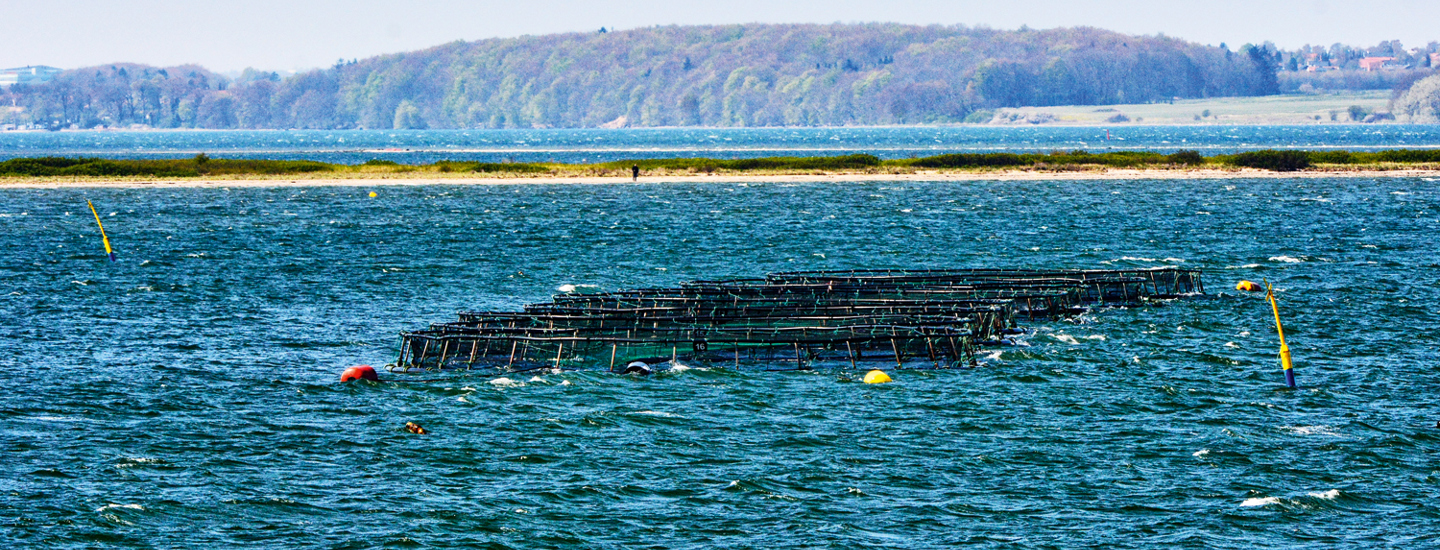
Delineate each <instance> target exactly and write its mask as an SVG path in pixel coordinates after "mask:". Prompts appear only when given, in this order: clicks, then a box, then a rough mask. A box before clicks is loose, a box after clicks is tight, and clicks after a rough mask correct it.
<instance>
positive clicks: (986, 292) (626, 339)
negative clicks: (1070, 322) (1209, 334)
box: [393, 268, 1204, 372]
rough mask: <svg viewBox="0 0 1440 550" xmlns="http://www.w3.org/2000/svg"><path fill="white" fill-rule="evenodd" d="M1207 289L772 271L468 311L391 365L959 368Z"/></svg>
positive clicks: (988, 273)
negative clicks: (1047, 332)
mask: <svg viewBox="0 0 1440 550" xmlns="http://www.w3.org/2000/svg"><path fill="white" fill-rule="evenodd" d="M1202 292H1204V287H1203V285H1202V284H1201V282H1200V273H1199V272H1198V271H1195V270H1182V269H1177V268H1156V269H1132V270H1083V271H1045V270H1005V269H956V270H852V271H803V272H790V273H775V274H771V275H769V276H767V277H765V278H757V279H730V280H721V281H692V282H688V283H684V284H682V285H681V286H680V287H678V288H647V289H635V290H625V291H619V292H610V293H603V294H568V295H560V296H555V297H554V299H553V300H552V301H550V302H548V303H543V304H531V305H528V306H526V307H525V308H524V311H519V312H464V313H461V314H460V316H459V319H458V320H456V321H455V322H450V323H442V324H435V325H431V326H430V328H428V329H425V330H420V331H415V332H406V333H402V335H401V337H402V342H401V347H400V357H399V359H398V360H397V361H396V362H395V364H394V365H393V369H394V370H402V371H405V370H413V369H421V370H431V369H497V370H502V371H511V372H514V371H525V370H532V369H607V370H610V371H612V372H623V371H625V370H626V369H633V368H643V369H647V370H648V368H649V367H650V366H653V365H658V364H664V363H669V364H672V365H675V364H682V363H683V364H688V365H702V366H719V367H733V368H752V369H763V370H805V369H819V368H852V369H860V368H879V367H889V366H894V367H896V368H902V369H911V368H914V369H943V368H956V367H965V366H972V365H974V364H975V348H976V346H984V345H994V344H996V343H999V342H1002V341H1003V339H1004V337H1005V336H1006V335H1007V334H1012V333H1015V332H1018V329H1017V325H1016V323H1017V320H1037V319H1054V318H1058V317H1061V316H1066V315H1073V314H1075V313H1077V312H1080V311H1083V310H1084V309H1085V308H1087V307H1092V306H1131V305H1139V304H1143V303H1145V302H1146V301H1148V300H1151V299H1156V298H1172V297H1177V296H1182V295H1186V294H1194V293H1202Z"/></svg>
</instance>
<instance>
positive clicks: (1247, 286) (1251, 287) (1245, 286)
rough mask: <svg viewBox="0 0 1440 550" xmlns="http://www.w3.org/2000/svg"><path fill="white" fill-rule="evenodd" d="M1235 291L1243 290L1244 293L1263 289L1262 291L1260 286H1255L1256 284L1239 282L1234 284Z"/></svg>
mask: <svg viewBox="0 0 1440 550" xmlns="http://www.w3.org/2000/svg"><path fill="white" fill-rule="evenodd" d="M1235 290H1243V291H1245V292H1255V291H1258V290H1264V289H1263V288H1260V285H1257V284H1255V283H1252V282H1250V281H1240V282H1239V283H1236V284H1235Z"/></svg>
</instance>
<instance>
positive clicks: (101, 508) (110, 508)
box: [95, 503, 145, 512]
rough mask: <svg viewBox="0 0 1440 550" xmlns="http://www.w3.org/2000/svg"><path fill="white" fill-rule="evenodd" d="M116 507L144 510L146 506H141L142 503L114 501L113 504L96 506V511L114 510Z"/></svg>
mask: <svg viewBox="0 0 1440 550" xmlns="http://www.w3.org/2000/svg"><path fill="white" fill-rule="evenodd" d="M116 508H121V509H125V510H144V509H145V507H144V506H141V505H139V504H113V503H112V504H106V505H104V506H101V507H99V508H96V509H95V511H96V512H104V511H106V510H114V509H116Z"/></svg>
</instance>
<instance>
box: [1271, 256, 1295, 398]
mask: <svg viewBox="0 0 1440 550" xmlns="http://www.w3.org/2000/svg"><path fill="white" fill-rule="evenodd" d="M1265 297H1266V298H1267V299H1269V300H1270V310H1271V311H1273V312H1274V313H1275V333H1276V334H1279V335H1280V368H1281V369H1284V370H1285V383H1286V384H1288V385H1289V386H1290V387H1291V388H1294V387H1295V371H1294V370H1293V369H1292V368H1291V366H1292V365H1291V364H1290V346H1287V345H1285V328H1284V327H1282V326H1280V306H1278V305H1276V304H1275V287H1274V286H1272V285H1271V284H1270V281H1265Z"/></svg>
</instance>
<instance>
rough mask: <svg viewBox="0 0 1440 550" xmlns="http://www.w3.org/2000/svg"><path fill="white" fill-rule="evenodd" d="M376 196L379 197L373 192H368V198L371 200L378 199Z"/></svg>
mask: <svg viewBox="0 0 1440 550" xmlns="http://www.w3.org/2000/svg"><path fill="white" fill-rule="evenodd" d="M378 196H379V195H376V194H375V192H374V191H371V192H370V198H372V199H373V198H375V197H378Z"/></svg>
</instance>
